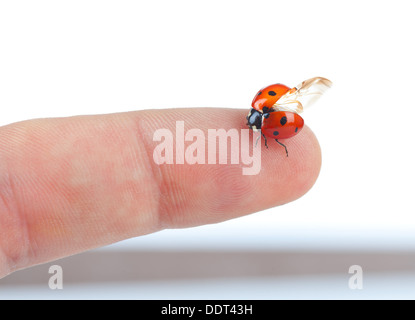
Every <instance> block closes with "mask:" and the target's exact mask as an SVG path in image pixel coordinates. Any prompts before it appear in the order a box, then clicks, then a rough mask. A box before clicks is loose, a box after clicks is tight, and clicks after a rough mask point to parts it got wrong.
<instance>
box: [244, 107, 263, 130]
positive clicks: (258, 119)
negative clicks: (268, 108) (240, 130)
mask: <svg viewBox="0 0 415 320" xmlns="http://www.w3.org/2000/svg"><path fill="white" fill-rule="evenodd" d="M246 120H248V122H247V123H246V124H247V125H248V127H249V129H252V130H254V131H258V130H261V126H262V113H261V112H259V111H257V110H255V109H251V110H250V111H249V114H248V116H247V117H246Z"/></svg>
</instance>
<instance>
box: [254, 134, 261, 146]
mask: <svg viewBox="0 0 415 320" xmlns="http://www.w3.org/2000/svg"><path fill="white" fill-rule="evenodd" d="M259 139H261V136H258V138H256V141H255V148H256V146H257V145H258V141H259Z"/></svg>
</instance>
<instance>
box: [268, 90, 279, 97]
mask: <svg viewBox="0 0 415 320" xmlns="http://www.w3.org/2000/svg"><path fill="white" fill-rule="evenodd" d="M268 94H269V95H270V96H276V95H277V94H276V93H275V91H268Z"/></svg>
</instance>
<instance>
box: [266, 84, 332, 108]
mask: <svg viewBox="0 0 415 320" xmlns="http://www.w3.org/2000/svg"><path fill="white" fill-rule="evenodd" d="M331 84H332V82H331V81H330V80H328V79H326V78H321V77H316V78H311V79H308V80H305V81H303V82H301V83H300V84H299V85H298V86H296V87H294V88H292V89H291V90H290V91H288V92H287V93H286V94H285V95H283V96H282V97H281V98H279V99H278V101H277V102H276V103H275V104H274V105H273V106H272V108H273V109H275V110H279V111H290V112H295V113H301V112H303V111H304V108H306V107H309V106H310V105H312V104H313V103H314V102H316V101H317V100H318V98H320V97H321V95H322V94H323V93H324V92H326V90H327V89H329V88H330V87H331Z"/></svg>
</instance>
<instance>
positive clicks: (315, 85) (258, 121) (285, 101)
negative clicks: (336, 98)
mask: <svg viewBox="0 0 415 320" xmlns="http://www.w3.org/2000/svg"><path fill="white" fill-rule="evenodd" d="M331 84H332V83H331V81H330V80H328V79H326V78H321V77H316V78H312V79H308V80H306V81H303V82H302V83H300V84H299V85H298V86H296V87H294V88H289V87H287V86H285V85H283V84H280V83H277V84H272V85H270V86H268V87H265V88H263V89H261V90H259V91H258V93H257V94H256V95H255V97H254V99H253V101H252V109H251V110H250V111H249V114H248V116H247V117H246V119H247V121H248V122H247V125H248V127H249V128H250V129H252V130H253V131H259V132H261V135H262V137H264V140H265V146H266V147H267V148H268V144H267V138H270V139H274V140H275V141H276V142H277V143H279V144H280V145H281V146H283V147H284V148H285V153H286V154H287V157H288V150H287V147H286V146H285V145H284V144H283V143H281V142H280V141H279V139H288V138H291V137H293V136H295V135H296V134H298V133H299V132H300V131H301V129H302V128H303V127H304V120H303V118H302V117H301V116H300V115H299V113H301V112H303V109H304V108H305V107H308V106H310V105H311V104H313V103H314V102H315V101H316V100H317V99H318V98H319V97H320V96H321V95H322V94H323V93H324V92H325V91H326V90H327V89H328V88H330V87H331ZM259 138H260V137H259ZM259 138H258V139H259ZM257 142H258V140H257Z"/></svg>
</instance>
